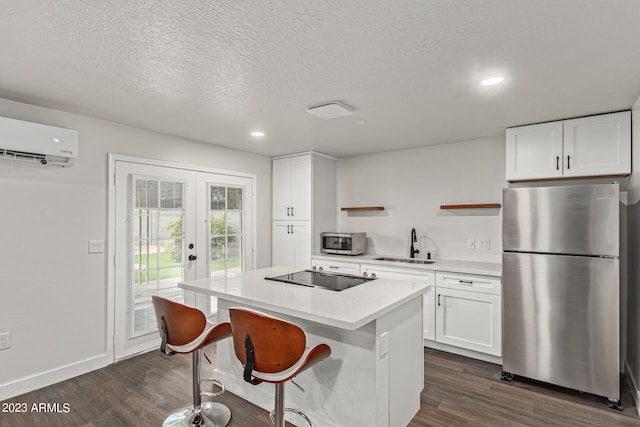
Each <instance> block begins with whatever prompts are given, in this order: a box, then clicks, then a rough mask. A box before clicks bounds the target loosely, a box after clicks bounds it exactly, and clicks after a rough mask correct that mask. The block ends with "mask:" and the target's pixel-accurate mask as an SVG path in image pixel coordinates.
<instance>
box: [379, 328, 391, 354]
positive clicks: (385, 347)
mask: <svg viewBox="0 0 640 427" xmlns="http://www.w3.org/2000/svg"><path fill="white" fill-rule="evenodd" d="M388 352H389V333H388V332H383V333H382V334H380V357H382V356H384V355H385V354H387V353H388Z"/></svg>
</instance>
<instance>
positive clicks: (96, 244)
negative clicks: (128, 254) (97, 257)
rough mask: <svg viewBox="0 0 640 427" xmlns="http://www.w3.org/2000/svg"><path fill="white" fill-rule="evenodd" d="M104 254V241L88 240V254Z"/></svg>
mask: <svg viewBox="0 0 640 427" xmlns="http://www.w3.org/2000/svg"><path fill="white" fill-rule="evenodd" d="M103 252H104V240H89V253H90V254H101V253H103Z"/></svg>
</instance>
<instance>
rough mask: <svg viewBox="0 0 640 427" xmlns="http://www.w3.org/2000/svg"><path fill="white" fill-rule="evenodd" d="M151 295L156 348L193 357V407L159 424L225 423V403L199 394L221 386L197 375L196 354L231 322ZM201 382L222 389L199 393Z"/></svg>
mask: <svg viewBox="0 0 640 427" xmlns="http://www.w3.org/2000/svg"><path fill="white" fill-rule="evenodd" d="M151 298H152V299H153V308H154V309H155V312H156V319H157V321H158V331H159V332H160V336H161V337H162V344H161V345H160V351H162V353H164V354H166V355H168V356H172V355H174V354H176V353H179V354H188V353H191V354H192V358H193V406H187V407H186V408H182V409H180V410H179V411H177V412H174V413H173V414H171V415H169V417H167V419H166V420H165V421H164V424H163V426H164V427H170V426H171V427H173V426H191V427H193V426H207V427H209V426H226V425H227V424H228V423H229V420H230V419H231V411H230V410H229V408H228V407H227V406H225V405H223V404H222V403H218V402H205V403H202V396H219V395H221V394H222V393H224V391H225V388H224V384H222V383H221V382H220V381H218V380H215V379H213V378H202V377H201V376H200V357H201V354H202V348H203V347H204V346H206V345H208V344H211V343H213V342H216V341H220V340H222V339H224V338H228V337H230V336H231V325H230V324H229V323H228V322H226V323H219V324H217V325H216V324H215V323H212V322H209V321H208V320H207V317H206V316H205V315H204V313H203V312H202V311H200V310H198V309H197V308H194V307H189V306H188V305H184V304H180V303H179V302H175V301H172V300H170V299H167V298H163V297H161V296H158V295H153V296H152V297H151ZM202 381H211V382H213V383H215V384H217V385H218V386H219V387H220V388H221V389H222V390H221V391H220V392H219V393H207V392H203V391H201V388H200V383H201V382H202Z"/></svg>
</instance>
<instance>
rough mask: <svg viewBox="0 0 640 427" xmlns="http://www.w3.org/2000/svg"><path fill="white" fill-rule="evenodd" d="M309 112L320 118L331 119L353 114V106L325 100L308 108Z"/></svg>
mask: <svg viewBox="0 0 640 427" xmlns="http://www.w3.org/2000/svg"><path fill="white" fill-rule="evenodd" d="M307 113H309V114H311V115H312V116H316V117H317V118H319V119H323V120H329V119H337V118H338V117H344V116H349V115H351V114H353V108H351V107H349V106H347V105H344V104H343V103H341V102H338V101H330V102H325V103H322V104H318V105H312V106H311V107H309V108H307Z"/></svg>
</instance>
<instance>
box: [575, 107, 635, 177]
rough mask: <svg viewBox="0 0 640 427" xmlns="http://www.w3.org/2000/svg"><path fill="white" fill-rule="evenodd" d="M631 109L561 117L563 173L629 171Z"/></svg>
mask: <svg viewBox="0 0 640 427" xmlns="http://www.w3.org/2000/svg"><path fill="white" fill-rule="evenodd" d="M630 153H631V112H630V111H623V112H620V113H613V114H602V115H599V116H591V117H582V118H579V119H572V120H565V121H564V158H563V166H564V176H599V175H627V174H630V173H631V156H630Z"/></svg>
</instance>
